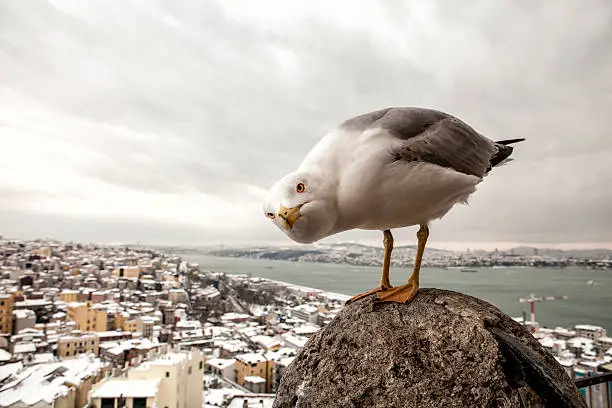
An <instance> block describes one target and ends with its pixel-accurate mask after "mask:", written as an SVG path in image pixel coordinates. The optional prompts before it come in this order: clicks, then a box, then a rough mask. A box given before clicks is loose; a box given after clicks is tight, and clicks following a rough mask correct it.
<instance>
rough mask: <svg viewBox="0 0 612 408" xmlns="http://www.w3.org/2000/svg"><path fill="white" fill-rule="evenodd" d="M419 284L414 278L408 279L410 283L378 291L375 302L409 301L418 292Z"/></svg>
mask: <svg viewBox="0 0 612 408" xmlns="http://www.w3.org/2000/svg"><path fill="white" fill-rule="evenodd" d="M418 290H419V285H418V283H416V282H415V281H413V280H408V283H407V284H405V285H402V286H396V287H394V288H390V289H387V290H384V291H380V292H377V293H376V299H375V300H374V302H376V303H382V302H397V303H409V302H410V301H411V300H412V299H414V297H415V296H416V294H417V291H418Z"/></svg>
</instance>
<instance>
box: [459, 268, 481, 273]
mask: <svg viewBox="0 0 612 408" xmlns="http://www.w3.org/2000/svg"><path fill="white" fill-rule="evenodd" d="M460 271H461V272H470V273H476V272H478V271H477V270H476V269H465V268H464V269H460Z"/></svg>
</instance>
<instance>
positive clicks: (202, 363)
mask: <svg viewBox="0 0 612 408" xmlns="http://www.w3.org/2000/svg"><path fill="white" fill-rule="evenodd" d="M202 364H203V362H202V361H200V370H201V369H202Z"/></svg>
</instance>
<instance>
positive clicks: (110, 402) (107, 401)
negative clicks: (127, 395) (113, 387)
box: [100, 398, 115, 408]
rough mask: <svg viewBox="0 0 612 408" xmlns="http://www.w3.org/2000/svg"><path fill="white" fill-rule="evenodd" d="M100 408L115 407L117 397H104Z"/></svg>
mask: <svg viewBox="0 0 612 408" xmlns="http://www.w3.org/2000/svg"><path fill="white" fill-rule="evenodd" d="M100 408H115V399H114V398H102V403H101V404H100Z"/></svg>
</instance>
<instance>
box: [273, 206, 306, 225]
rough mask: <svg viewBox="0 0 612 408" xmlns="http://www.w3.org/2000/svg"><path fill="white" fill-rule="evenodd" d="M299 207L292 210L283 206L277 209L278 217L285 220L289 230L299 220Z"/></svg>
mask: <svg viewBox="0 0 612 408" xmlns="http://www.w3.org/2000/svg"><path fill="white" fill-rule="evenodd" d="M300 207H301V205H299V206H297V207H293V208H287V207H285V206H283V205H281V206H280V208H279V209H278V217H279V218H282V219H283V220H285V222H286V223H287V225H288V226H289V229H293V224H295V222H296V221H297V220H298V218H300Z"/></svg>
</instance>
